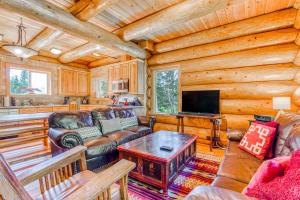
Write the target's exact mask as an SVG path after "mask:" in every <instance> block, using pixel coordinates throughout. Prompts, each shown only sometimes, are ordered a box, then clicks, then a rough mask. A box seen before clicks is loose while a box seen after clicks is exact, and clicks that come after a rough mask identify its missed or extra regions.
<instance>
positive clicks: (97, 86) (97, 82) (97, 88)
mask: <svg viewBox="0 0 300 200" xmlns="http://www.w3.org/2000/svg"><path fill="white" fill-rule="evenodd" d="M93 90H94V93H95V96H96V98H102V97H104V96H105V95H107V91H108V83H107V79H106V78H96V79H94V80H93Z"/></svg>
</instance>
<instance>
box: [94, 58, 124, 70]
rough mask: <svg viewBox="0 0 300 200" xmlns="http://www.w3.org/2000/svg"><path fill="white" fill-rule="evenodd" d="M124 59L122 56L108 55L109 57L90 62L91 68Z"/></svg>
mask: <svg viewBox="0 0 300 200" xmlns="http://www.w3.org/2000/svg"><path fill="white" fill-rule="evenodd" d="M121 61H122V59H121V57H118V58H112V57H107V58H102V59H99V60H96V61H93V62H91V63H90V64H89V66H88V67H89V68H90V69H91V68H95V67H100V66H103V65H109V64H113V63H117V62H121Z"/></svg>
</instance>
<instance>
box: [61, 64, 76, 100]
mask: <svg viewBox="0 0 300 200" xmlns="http://www.w3.org/2000/svg"><path fill="white" fill-rule="evenodd" d="M76 80H77V72H76V71H73V70H69V69H60V94H61V95H64V96H75V95H76V92H77V81H76Z"/></svg>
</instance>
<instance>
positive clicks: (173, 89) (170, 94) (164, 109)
mask: <svg viewBox="0 0 300 200" xmlns="http://www.w3.org/2000/svg"><path fill="white" fill-rule="evenodd" d="M154 83H155V84H154V85H155V87H154V91H155V92H154V93H155V100H154V101H155V112H156V113H177V112H178V70H177V69H172V70H160V71H155V72H154Z"/></svg>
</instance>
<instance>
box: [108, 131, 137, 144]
mask: <svg viewBox="0 0 300 200" xmlns="http://www.w3.org/2000/svg"><path fill="white" fill-rule="evenodd" d="M105 136H107V137H108V138H109V139H110V140H113V141H115V142H116V143H117V145H121V144H125V143H127V142H129V141H131V140H134V139H136V138H138V134H136V133H134V132H131V131H128V130H121V131H116V132H113V133H108V134H106V135H105Z"/></svg>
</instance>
